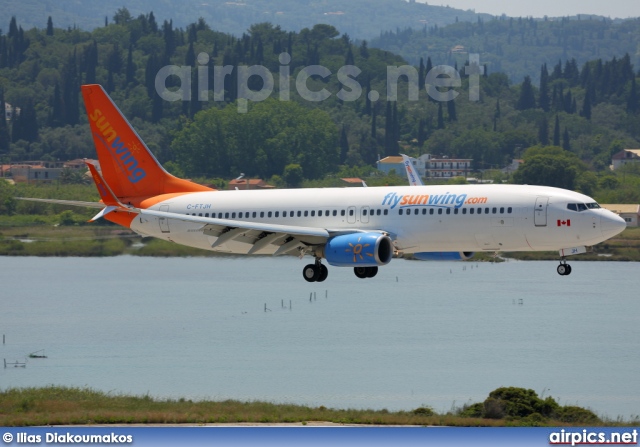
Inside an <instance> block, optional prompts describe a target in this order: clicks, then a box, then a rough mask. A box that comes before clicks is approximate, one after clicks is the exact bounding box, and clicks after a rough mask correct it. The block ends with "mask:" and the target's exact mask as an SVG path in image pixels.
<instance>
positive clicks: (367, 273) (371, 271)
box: [353, 267, 378, 279]
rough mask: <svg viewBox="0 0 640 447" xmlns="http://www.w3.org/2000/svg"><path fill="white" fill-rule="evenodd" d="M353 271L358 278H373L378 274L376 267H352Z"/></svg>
mask: <svg viewBox="0 0 640 447" xmlns="http://www.w3.org/2000/svg"><path fill="white" fill-rule="evenodd" d="M353 273H355V274H356V276H357V277H358V278H360V279H365V278H373V277H374V276H376V275H377V274H378V267H354V268H353Z"/></svg>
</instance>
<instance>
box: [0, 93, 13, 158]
mask: <svg viewBox="0 0 640 447" xmlns="http://www.w3.org/2000/svg"><path fill="white" fill-rule="evenodd" d="M5 110H6V108H5V102H4V90H3V89H2V88H0V153H6V152H8V151H9V144H10V143H11V135H9V126H7V116H6V114H5V113H6V112H5Z"/></svg>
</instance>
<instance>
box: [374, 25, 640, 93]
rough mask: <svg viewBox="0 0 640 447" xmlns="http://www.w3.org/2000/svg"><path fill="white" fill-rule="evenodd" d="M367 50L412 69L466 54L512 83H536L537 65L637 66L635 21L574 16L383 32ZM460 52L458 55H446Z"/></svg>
mask: <svg viewBox="0 0 640 447" xmlns="http://www.w3.org/2000/svg"><path fill="white" fill-rule="evenodd" d="M371 46H374V47H376V48H382V49H384V50H387V51H391V52H394V53H396V54H399V55H401V56H402V57H404V58H405V59H406V60H408V61H409V62H410V63H412V64H414V65H417V64H418V63H419V61H420V58H424V60H425V61H426V59H427V57H429V58H431V61H432V62H433V64H434V65H438V64H449V65H453V64H454V63H455V62H456V61H457V60H459V59H460V58H462V57H466V54H467V53H479V54H480V60H481V63H483V64H486V65H487V68H488V70H489V72H492V73H493V72H502V73H506V74H507V75H508V76H509V79H510V80H511V81H512V82H517V83H520V82H522V80H523V79H524V77H525V76H527V75H528V76H531V77H532V78H533V80H534V82H536V83H537V82H538V81H539V69H540V66H541V65H542V64H547V65H548V66H549V67H552V66H554V65H555V64H557V63H558V61H562V62H563V63H564V62H565V61H568V60H571V59H575V60H576V62H577V63H578V65H580V66H581V65H582V64H584V63H585V62H587V61H590V60H593V59H599V58H600V59H605V60H606V59H612V58H613V57H617V58H621V57H623V56H624V55H625V54H629V55H630V57H631V62H632V63H633V64H634V65H636V66H638V65H639V62H640V19H630V20H624V21H620V20H617V21H612V20H610V19H604V18H602V17H599V18H592V17H590V16H580V17H573V18H560V19H544V20H539V19H532V18H508V17H501V18H499V19H492V20H482V19H479V20H476V21H475V22H473V23H472V22H462V21H461V22H459V23H455V24H452V25H449V26H446V27H441V26H433V25H427V26H420V27H415V26H413V27H410V28H407V29H402V30H396V31H386V30H385V31H383V32H381V33H380V36H379V37H377V38H375V39H373V40H372V41H371ZM456 46H462V47H464V50H463V51H462V53H463V54H459V53H458V54H456V51H452V50H453V49H454V48H455V47H456Z"/></svg>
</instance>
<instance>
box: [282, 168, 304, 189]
mask: <svg viewBox="0 0 640 447" xmlns="http://www.w3.org/2000/svg"><path fill="white" fill-rule="evenodd" d="M282 178H283V179H284V181H285V182H286V183H287V187H289V188H299V187H300V186H302V181H303V180H304V173H303V170H302V166H300V165H299V164H289V165H287V166H285V167H284V172H283V173H282Z"/></svg>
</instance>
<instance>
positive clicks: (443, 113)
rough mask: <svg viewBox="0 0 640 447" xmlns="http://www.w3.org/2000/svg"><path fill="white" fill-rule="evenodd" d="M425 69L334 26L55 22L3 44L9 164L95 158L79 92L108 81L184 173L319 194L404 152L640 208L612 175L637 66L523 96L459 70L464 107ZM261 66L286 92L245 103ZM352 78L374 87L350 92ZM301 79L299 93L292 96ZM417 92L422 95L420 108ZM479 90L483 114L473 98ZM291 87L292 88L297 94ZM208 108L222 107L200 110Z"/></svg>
mask: <svg viewBox="0 0 640 447" xmlns="http://www.w3.org/2000/svg"><path fill="white" fill-rule="evenodd" d="M452 26H456V25H452ZM445 30H446V28H445ZM203 53H204V56H203ZM283 53H287V54H288V55H289V56H287V57H283ZM205 56H206V57H205ZM425 56H426V58H425V57H423V58H422V60H420V61H419V63H418V64H417V66H416V67H408V66H406V62H405V61H404V60H403V59H402V58H401V57H399V56H397V55H395V54H393V53H391V52H388V51H384V50H379V49H375V48H372V47H371V46H369V45H368V44H367V42H366V41H360V42H354V41H352V39H351V38H350V37H349V36H348V35H346V34H340V32H339V31H338V30H337V29H336V28H334V27H333V26H330V25H315V26H314V27H313V28H304V29H302V30H301V31H300V32H288V31H285V30H283V29H282V28H280V27H279V26H274V25H273V24H270V23H260V24H255V25H252V26H251V27H250V28H249V30H248V31H247V32H246V33H244V34H243V35H241V36H234V35H231V34H227V33H222V32H219V31H215V30H214V29H212V27H211V26H210V25H209V24H208V23H207V22H206V21H205V20H203V19H200V20H198V21H196V22H194V23H191V24H189V25H188V26H187V27H186V28H184V29H183V28H177V27H174V26H173V24H172V22H171V21H170V20H165V21H163V22H162V23H160V22H159V21H158V20H157V19H156V18H155V16H154V14H153V13H148V14H140V15H138V16H137V17H134V16H132V15H131V14H130V12H129V11H128V10H127V9H125V8H121V9H119V10H118V11H117V12H116V13H115V15H114V16H113V17H111V20H110V21H109V24H108V25H107V26H103V27H100V28H96V29H94V30H93V31H91V32H89V31H83V30H80V29H78V28H75V29H60V28H57V27H55V24H54V23H53V22H52V21H49V23H48V24H47V26H46V27H45V28H43V29H37V28H34V29H30V30H24V29H23V28H22V26H21V25H20V24H19V23H18V21H17V20H16V19H15V18H13V19H12V20H11V22H10V24H9V31H8V33H7V34H3V35H1V36H0V107H4V102H8V103H10V104H11V105H12V106H13V107H18V108H20V113H19V114H18V113H16V114H15V115H14V117H13V119H12V120H11V121H10V122H5V121H3V120H0V159H1V160H2V161H3V162H11V161H20V160H38V159H44V160H67V159H74V158H79V157H88V158H90V157H93V156H94V150H93V145H92V142H91V137H90V135H89V132H88V126H86V120H87V118H86V115H85V112H84V109H83V106H82V103H81V97H80V94H79V88H80V85H81V84H85V83H100V84H102V85H103V86H104V87H105V88H106V90H107V91H108V92H109V93H110V94H111V96H112V98H113V99H114V101H115V102H116V104H117V105H118V106H119V107H120V109H121V110H122V111H123V112H124V114H125V115H126V116H127V117H128V118H129V119H130V120H131V121H132V123H133V125H134V126H135V127H136V128H137V129H138V131H139V133H140V134H141V136H142V137H143V139H144V140H145V141H146V143H147V144H148V146H149V147H150V148H151V150H152V151H153V152H154V153H155V154H156V156H157V157H158V158H159V160H160V161H161V162H162V163H164V164H165V166H167V167H168V169H170V170H171V171H172V172H174V173H176V174H178V175H185V176H189V177H192V178H195V177H202V178H213V177H219V178H226V179H229V178H234V177H236V176H237V175H238V174H239V173H240V172H243V173H245V174H246V175H248V176H261V177H263V178H265V179H267V180H271V181H272V182H274V183H275V184H276V185H285V184H288V185H290V186H296V185H299V184H301V183H302V181H303V180H304V179H307V180H313V181H315V182H316V184H317V182H319V181H320V180H321V179H323V178H326V177H327V176H328V175H334V174H339V175H348V174H351V175H361V176H368V175H369V174H370V173H371V172H372V171H374V166H375V161H376V160H377V159H378V158H379V157H383V156H386V155H396V154H397V153H398V152H400V151H404V152H406V153H409V154H411V155H419V154H421V153H431V154H434V155H447V156H451V157H464V158H472V159H473V160H474V169H476V170H477V171H479V172H481V173H483V174H482V175H493V176H494V177H495V178H496V179H497V180H504V179H505V177H504V176H503V175H502V174H500V173H499V171H495V170H496V169H499V168H501V167H503V166H506V165H507V164H508V163H510V162H511V160H512V159H513V158H522V157H524V158H525V159H529V160H530V161H535V163H534V162H531V163H525V166H526V167H523V168H522V169H521V171H520V172H519V173H518V174H517V176H516V177H515V179H516V180H517V181H520V182H524V183H545V184H552V185H557V186H564V187H567V188H571V189H578V190H581V191H583V192H585V193H588V194H593V193H594V191H596V190H597V191H600V192H601V197H606V200H607V201H623V198H624V200H625V201H626V200H640V197H638V192H637V188H636V186H637V184H636V183H633V182H632V181H631V179H632V176H631V174H632V172H629V173H628V177H627V176H625V177H624V178H619V176H618V177H615V176H613V175H612V174H610V171H609V169H608V165H609V164H610V161H611V155H612V154H614V153H616V152H618V151H620V150H622V149H623V148H637V147H639V144H640V99H639V96H638V95H639V93H638V85H637V83H638V73H637V72H636V69H635V68H634V64H633V61H632V56H630V55H629V54H625V55H623V56H621V57H612V58H610V59H602V58H594V59H593V60H590V61H589V62H587V63H584V64H579V63H578V62H577V61H576V60H575V59H573V58H571V59H568V60H564V61H558V62H557V63H555V64H552V65H547V64H544V63H541V64H540V65H539V66H538V67H537V69H536V70H535V73H531V75H528V76H526V77H525V78H524V81H523V82H522V83H520V84H513V83H512V82H511V81H510V79H509V76H508V75H506V74H504V73H500V72H495V71H491V70H489V69H488V67H485V66H480V67H478V66H465V65H464V64H463V63H462V62H461V63H460V64H459V65H457V64H455V63H454V66H453V67H450V69H451V70H454V69H457V70H458V74H459V78H460V86H459V87H455V88H453V89H449V90H451V91H454V92H455V93H456V94H457V98H456V99H455V100H452V101H434V100H432V99H430V98H431V96H430V95H428V94H427V91H431V92H433V89H434V88H435V87H434V85H431V84H429V83H428V82H427V80H429V77H428V76H426V75H427V74H428V73H430V72H431V70H432V68H433V65H434V63H433V61H432V60H431V58H430V56H428V54H427V55H425ZM481 62H482V60H481ZM170 64H172V65H176V66H182V67H187V68H189V67H190V70H188V72H189V73H191V78H192V79H191V80H192V82H191V86H192V91H191V92H186V93H187V94H188V96H189V97H190V100H187V101H173V102H171V101H165V100H163V99H162V98H161V97H160V96H159V94H158V92H157V91H156V74H157V73H158V72H159V70H160V69H161V68H162V67H166V66H168V65H170ZM257 65H259V66H263V67H265V68H266V69H267V70H268V71H269V72H270V73H271V74H272V76H273V81H274V82H273V84H274V87H273V93H272V94H271V95H270V97H269V98H268V99H267V98H264V99H266V100H264V101H260V102H253V101H248V104H246V103H245V104H244V105H243V103H242V99H241V100H240V101H238V98H239V94H240V93H241V92H242V87H243V83H242V82H240V81H241V77H239V74H240V73H241V72H242V67H245V68H246V67H247V66H257ZM315 65H320V66H323V67H326V69H327V70H328V73H329V74H326V75H318V74H316V75H315V76H310V77H309V79H306V80H305V81H304V84H305V85H306V86H307V88H308V89H309V90H310V91H312V92H316V93H318V92H321V91H323V90H324V91H325V92H326V93H328V97H327V98H326V99H324V100H322V101H315V100H311V99H309V98H308V97H307V96H305V95H304V94H301V92H300V91H299V89H297V88H294V87H295V86H297V82H298V81H299V80H300V79H301V77H300V73H301V71H303V70H304V69H305V68H306V67H309V66H315ZM224 66H228V67H232V70H231V71H230V75H229V76H226V77H223V78H216V67H224ZM343 66H354V67H357V69H358V73H357V74H355V73H352V74H351V75H350V77H348V78H347V79H346V80H345V79H344V78H343V79H340V69H341V67H343ZM388 67H404V68H405V69H406V73H408V75H409V76H402V77H400V81H399V89H398V94H397V97H398V100H397V101H387V100H386V99H387V98H388V95H387V93H389V94H391V93H392V92H387V78H388V75H387V70H388ZM286 73H290V79H288V81H289V82H288V83H286V84H282V81H283V79H285V80H287V78H286V77H285V75H286ZM412 73H413V74H415V76H414V75H413V74H412ZM453 73H454V72H453V71H451V72H449V76H453ZM469 73H472V75H470V74H469ZM473 73H478V74H477V75H473ZM480 73H481V74H480ZM474 76H475V78H474ZM534 76H536V77H537V78H538V79H539V81H538V82H534V81H533V80H532V78H533V77H534ZM303 78H304V77H303ZM408 78H411V79H412V81H415V87H416V89H417V88H419V98H417V99H416V98H414V97H412V95H413V94H415V91H414V89H413V87H414V83H413V82H409V81H408ZM221 79H223V82H220V81H221ZM474 79H476V81H477V82H479V88H478V91H477V92H476V93H478V97H479V100H478V101H476V100H472V99H474V94H472V92H471V91H470V89H469V85H470V84H473V82H472V81H473V80H474ZM166 81H167V86H169V87H171V88H172V89H173V90H175V89H176V88H177V86H178V85H179V82H177V79H176V76H169V77H168V78H167V79H166ZM245 81H246V82H245V84H246V87H247V88H248V89H250V90H251V91H254V92H259V91H261V90H262V89H263V88H264V87H265V86H264V85H263V83H262V81H261V80H260V79H259V78H258V77H255V76H254V77H249V78H247V79H245ZM429 82H434V81H433V80H431V81H429ZM392 84H393V83H392ZM205 85H206V88H207V89H206V90H204V91H203V86H205ZM283 85H287V86H289V87H291V88H290V92H288V93H287V94H286V95H285V94H284V93H283V91H284V90H287V89H282V88H281V86H283ZM472 87H473V86H472ZM358 89H360V91H359V92H358ZM436 90H438V89H436ZM439 90H442V89H441V88H440V89H439ZM345 92H346V93H347V95H345V96H342V97H341V96H340V93H345ZM189 93H190V94H189ZM356 93H357V94H356ZM349 94H351V95H349ZM287 96H288V97H287ZM349 96H351V97H349ZM202 97H207V98H208V100H206V101H201V100H196V98H202ZM285 99H288V100H285ZM376 99H378V100H376ZM244 108H246V113H239V111H242V109H244ZM549 147H551V149H549ZM549 160H551V162H553V163H554V166H560V168H559V169H556V170H555V171H554V172H555V174H554V175H553V176H552V177H551V178H547V177H545V178H537V177H536V175H537V176H540V173H541V172H543V173H545V174H547V173H548V170H546V171H545V170H544V169H542V170H540V169H538V170H537V171H536V170H535V169H533V167H535V166H546V164H548V163H549ZM630 169H631V168H630ZM487 170H493V171H491V172H497V173H496V174H495V175H494V174H489V173H485V171H487ZM283 179H284V180H283ZM634 188H635V189H634Z"/></svg>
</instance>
